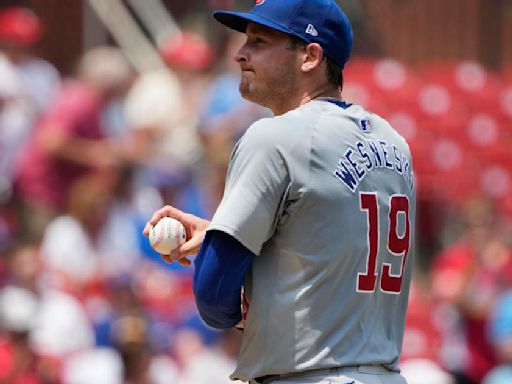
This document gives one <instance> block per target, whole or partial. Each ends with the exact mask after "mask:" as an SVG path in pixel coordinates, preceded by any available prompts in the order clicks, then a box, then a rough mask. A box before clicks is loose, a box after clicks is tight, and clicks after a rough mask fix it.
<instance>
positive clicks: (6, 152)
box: [0, 7, 60, 205]
mask: <svg viewBox="0 0 512 384" xmlns="http://www.w3.org/2000/svg"><path fill="white" fill-rule="evenodd" d="M44 30H45V26H44V24H43V22H42V21H41V20H40V19H39V17H37V16H36V15H35V14H34V13H33V12H32V11H31V10H29V9H27V8H23V7H8V8H4V9H3V10H0V78H1V81H0V205H1V204H2V203H5V202H7V201H8V200H9V199H10V198H11V195H12V181H13V180H12V179H13V177H14V176H15V173H16V169H15V164H16V160H17V158H18V155H19V153H20V152H21V150H22V148H23V147H24V145H25V143H26V141H27V139H28V138H29V136H30V135H31V133H32V131H33V127H34V125H35V123H36V122H37V120H38V118H39V117H40V116H41V114H42V113H43V112H44V111H45V110H46V109H47V108H48V106H49V105H50V103H51V102H52V101H53V99H54V97H55V94H56V92H57V89H58V87H59V83H60V78H59V74H58V72H57V70H56V69H55V68H54V67H53V65H51V64H50V63H48V62H47V61H45V60H43V59H41V58H39V57H37V56H36V54H35V53H34V51H35V49H34V47H35V45H36V44H37V43H38V42H39V41H40V40H41V39H42V37H43V35H44Z"/></svg>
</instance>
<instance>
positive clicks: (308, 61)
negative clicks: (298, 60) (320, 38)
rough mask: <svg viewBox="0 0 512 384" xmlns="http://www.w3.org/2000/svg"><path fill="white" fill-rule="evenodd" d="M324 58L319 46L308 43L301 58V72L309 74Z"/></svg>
mask: <svg viewBox="0 0 512 384" xmlns="http://www.w3.org/2000/svg"><path fill="white" fill-rule="evenodd" d="M323 58H324V51H323V49H322V47H321V46H320V44H318V43H310V44H308V45H307V46H306V51H305V54H304V56H303V62H302V71H304V72H310V71H312V70H313V69H315V68H317V67H319V66H320V64H322V61H323Z"/></svg>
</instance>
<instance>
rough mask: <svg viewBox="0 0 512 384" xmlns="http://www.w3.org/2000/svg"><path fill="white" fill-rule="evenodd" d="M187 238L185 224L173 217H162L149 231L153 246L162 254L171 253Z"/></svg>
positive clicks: (150, 241)
mask: <svg viewBox="0 0 512 384" xmlns="http://www.w3.org/2000/svg"><path fill="white" fill-rule="evenodd" d="M186 238H187V234H186V231H185V227H184V226H183V224H181V223H180V222H179V221H178V220H176V219H173V218H171V217H164V218H162V219H161V220H160V221H159V222H158V223H156V225H155V226H154V227H153V228H151V231H150V232H149V243H150V244H151V247H152V248H153V249H154V250H155V251H157V252H158V253H159V254H161V255H170V254H171V252H172V251H173V250H175V249H176V248H178V247H179V246H180V245H182V244H183V243H185V240H186Z"/></svg>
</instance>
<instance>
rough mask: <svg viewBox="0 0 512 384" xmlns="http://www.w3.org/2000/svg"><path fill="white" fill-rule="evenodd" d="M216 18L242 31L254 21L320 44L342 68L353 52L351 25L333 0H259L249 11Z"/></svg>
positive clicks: (223, 12) (222, 14)
mask: <svg viewBox="0 0 512 384" xmlns="http://www.w3.org/2000/svg"><path fill="white" fill-rule="evenodd" d="M213 17H215V19H216V20H217V21H219V22H220V23H222V24H224V25H225V26H227V27H229V28H231V29H234V30H236V31H239V32H245V30H246V29H247V24H248V23H249V22H254V23H257V24H261V25H264V26H266V27H269V28H272V29H275V30H277V31H280V32H284V33H287V34H290V35H293V36H296V37H298V38H300V39H302V40H304V41H306V42H307V43H318V44H320V46H321V47H322V49H323V50H324V54H325V55H326V56H327V57H329V58H330V59H331V60H333V61H334V62H335V63H336V64H338V65H339V66H340V67H341V68H344V67H345V64H346V63H347V61H348V59H349V58H350V54H351V52H352V40H353V32H352V26H351V25H350V21H349V20H348V18H347V16H346V15H345V13H344V12H343V11H342V10H341V8H340V7H339V6H338V4H337V3H336V1H334V0H256V5H255V6H254V7H253V8H252V9H251V11H250V12H245V13H244V12H229V11H215V12H214V13H213Z"/></svg>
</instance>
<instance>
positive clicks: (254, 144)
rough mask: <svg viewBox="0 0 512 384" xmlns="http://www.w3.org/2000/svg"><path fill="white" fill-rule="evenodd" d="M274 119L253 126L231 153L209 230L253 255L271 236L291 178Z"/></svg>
mask: <svg viewBox="0 0 512 384" xmlns="http://www.w3.org/2000/svg"><path fill="white" fill-rule="evenodd" d="M274 120H275V119H262V120H260V121H258V122H256V123H255V124H253V125H252V126H251V127H250V128H249V129H248V130H247V132H246V133H245V135H244V136H243V137H242V138H241V139H240V141H239V142H238V143H237V146H236V147H235V149H234V150H233V153H232V155H231V160H230V164H229V169H228V175H227V180H226V187H225V190H224V196H223V198H222V201H221V203H220V205H219V207H218V208H217V211H216V212H215V215H214V217H213V220H212V222H211V224H210V229H216V230H220V231H223V232H226V233H228V234H230V235H231V236H233V237H234V238H236V239H237V240H238V241H240V243H242V244H243V245H244V246H245V247H247V248H248V249H249V250H250V251H251V252H252V253H254V254H255V255H259V253H260V251H261V248H262V246H263V244H264V243H265V241H267V240H268V239H269V238H270V237H271V236H272V234H273V232H274V229H275V226H276V223H277V221H278V219H279V214H278V212H279V209H280V206H281V205H282V202H284V201H285V198H286V196H285V195H286V190H287V188H288V185H289V184H290V175H289V172H288V167H287V164H286V158H285V157H286V155H285V153H286V149H285V148H284V146H285V143H283V140H282V139H281V136H280V135H279V134H277V132H276V131H275V130H279V128H280V127H279V124H276V123H275V122H274Z"/></svg>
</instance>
